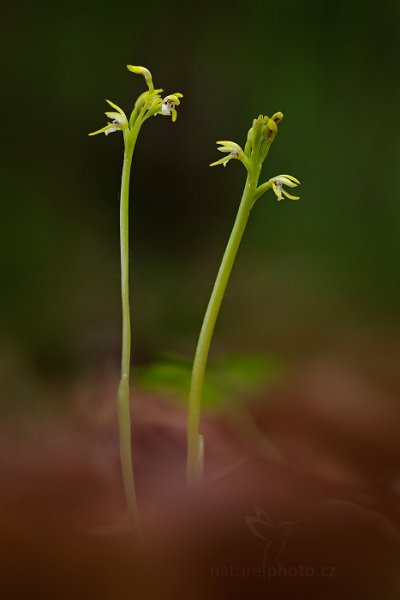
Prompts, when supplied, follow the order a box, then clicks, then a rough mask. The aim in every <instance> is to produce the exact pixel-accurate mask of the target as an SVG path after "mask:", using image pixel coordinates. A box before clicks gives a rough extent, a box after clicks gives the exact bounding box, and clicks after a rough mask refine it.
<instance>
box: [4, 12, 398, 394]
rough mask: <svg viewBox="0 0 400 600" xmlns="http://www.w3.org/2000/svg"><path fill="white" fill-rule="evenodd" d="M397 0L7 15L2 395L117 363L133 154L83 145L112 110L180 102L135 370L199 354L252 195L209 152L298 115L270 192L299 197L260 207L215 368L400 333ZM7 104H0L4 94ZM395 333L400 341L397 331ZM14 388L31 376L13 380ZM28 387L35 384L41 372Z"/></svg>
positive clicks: (138, 222)
mask: <svg viewBox="0 0 400 600" xmlns="http://www.w3.org/2000/svg"><path fill="white" fill-rule="evenodd" d="M399 24H400V3H399V2H398V0H392V1H390V0H383V1H382V2H380V3H379V4H378V5H377V4H376V2H372V1H368V0H367V1H365V2H358V1H355V0H346V1H344V0H336V1H335V2H332V1H326V0H325V1H311V0H299V1H295V0H286V1H285V0H283V1H281V2H279V3H276V2H270V1H264V2H249V3H244V2H238V1H233V0H232V1H226V0H221V1H220V2H218V3H214V4H210V5H209V6H207V4H204V3H201V4H195V3H187V2H185V3H184V2H179V1H177V2H174V3H170V2H159V1H156V2H149V3H137V2H129V3H128V2H116V3H113V4H110V3H109V2H103V1H99V0H98V1H97V2H91V1H88V2H79V3H78V2H74V1H72V2H69V3H57V2H56V3H50V2H47V3H46V2H43V3H41V4H39V5H38V4H33V3H29V4H28V3H26V4H24V3H22V4H21V3H18V4H17V3H14V4H10V5H9V6H8V7H7V9H5V13H4V14H3V19H2V26H1V28H2V35H1V45H2V56H3V97H4V96H5V99H6V101H7V106H6V107H5V109H3V111H4V112H3V118H2V137H3V142H4V152H3V157H2V162H1V185H2V203H1V206H2V211H1V218H0V250H1V257H2V261H1V262H2V268H1V295H0V334H1V343H0V360H1V361H2V365H3V366H2V368H1V369H0V377H2V376H3V377H4V378H5V380H6V381H8V384H7V386H6V387H4V385H3V390H4V389H5V390H6V395H7V400H8V401H11V400H12V398H13V396H14V395H15V393H16V389H17V387H18V386H19V385H20V381H21V378H20V376H19V375H17V374H18V373H19V372H22V371H25V372H26V373H29V372H30V373H31V374H35V376H37V374H38V373H39V374H40V375H41V376H42V375H46V374H50V375H54V374H57V373H62V374H67V375H68V376H70V375H72V374H74V373H75V372H76V370H80V369H85V368H86V366H87V365H91V364H93V363H96V361H97V362H98V361H102V360H103V359H104V358H106V359H107V360H108V359H109V358H111V360H114V361H115V365H116V366H117V364H118V352H119V339H120V289H119V284H120V279H119V245H118V244H119V241H118V235H119V232H118V222H119V214H118V194H119V178H120V170H121V159H122V137H121V136H120V135H117V134H115V135H112V136H110V137H108V138H106V137H105V136H99V137H97V138H89V137H88V136H87V133H88V132H89V131H93V130H94V129H97V128H99V127H101V126H103V124H104V123H105V120H104V115H103V112H104V111H105V110H106V105H105V102H104V99H105V98H110V99H111V100H113V101H114V102H116V103H117V104H119V105H120V106H122V107H124V108H125V109H126V110H127V111H128V110H129V109H130V107H131V106H132V103H133V101H134V99H135V98H136V96H137V95H138V94H139V93H141V92H142V91H143V90H144V89H145V88H144V81H143V80H142V78H141V77H137V76H134V75H132V74H130V73H129V72H128V71H127V70H126V67H125V65H126V64H127V63H131V64H142V65H145V66H147V67H148V68H150V69H151V71H152V73H153V77H154V81H155V84H156V86H160V87H163V88H164V89H165V91H166V93H170V92H174V91H182V92H183V93H184V95H185V98H184V100H183V102H182V105H181V107H180V110H179V118H178V121H177V123H176V124H172V123H171V121H170V119H162V118H157V119H154V120H151V121H150V122H149V123H148V124H146V127H145V128H144V129H143V130H142V134H141V137H140V139H139V143H138V145H137V150H136V153H135V157H134V166H133V176H132V195H131V236H132V237H131V240H132V302H133V310H134V319H133V326H134V338H133V340H134V344H133V346H134V355H135V357H136V359H137V360H138V361H139V362H140V361H146V360H151V359H153V358H155V357H157V356H158V355H159V354H160V353H162V352H173V353H178V354H181V355H184V356H186V357H188V358H190V357H191V356H192V354H193V351H194V347H195V343H196V340H197V335H198V332H199V327H200V323H201V319H202V316H203V313H204V310H205V306H206V303H207V300H208V297H209V293H210V290H211V286H212V283H213V281H214V278H215V274H216V270H217V268H218V265H219V261H220V258H221V255H222V252H223V249H224V247H225V244H226V241H227V238H228V235H229V232H230V229H231V226H232V224H233V219H234V215H235V212H236V209H237V206H238V202H239V199H240V195H241V190H242V186H243V182H244V171H243V169H242V168H241V165H239V164H238V163H236V162H234V163H231V164H229V166H228V168H226V169H223V168H216V169H210V168H209V167H208V164H209V163H210V162H212V161H213V160H216V159H217V158H219V156H218V153H217V152H216V146H215V140H217V139H232V140H235V141H237V142H239V143H244V140H245V136H246V132H247V130H248V128H249V127H250V124H251V121H252V119H253V117H255V116H257V115H258V114H259V113H264V114H272V113H273V112H275V111H277V110H282V111H283V112H284V114H285V119H284V121H283V122H282V124H281V126H280V130H279V135H278V137H277V139H276V141H275V143H274V145H273V148H272V150H271V153H270V155H269V159H268V162H267V164H266V166H265V171H264V177H265V178H269V177H271V176H273V175H277V174H279V173H290V174H292V175H295V176H296V177H298V178H299V179H300V180H301V183H302V185H301V188H299V193H300V194H301V201H300V202H297V203H293V202H290V201H285V202H281V203H278V202H276V201H275V198H274V196H273V194H269V195H266V196H264V197H263V198H262V199H261V200H260V201H259V202H258V203H257V205H256V207H255V209H254V211H253V213H252V216H251V220H250V222H249V225H248V228H247V231H246V235H245V239H244V241H243V244H242V247H241V250H240V253H239V257H238V261H237V264H236V267H235V270H234V273H233V277H232V280H231V283H230V286H229V289H228V293H227V296H226V299H225V302H224V304H223V310H222V313H221V318H220V320H219V322H218V327H217V331H216V336H215V340H214V345H213V352H214V355H218V354H224V353H227V352H233V353H234V352H240V353H246V352H267V353H272V354H274V355H275V354H276V355H295V356H296V355H299V354H304V353H307V352H316V351H318V349H319V348H322V347H329V346H330V345H332V344H335V343H336V342H337V341H338V340H340V339H346V338H347V337H349V336H350V337H351V336H358V335H365V334H366V335H367V336H368V335H370V334H371V335H372V332H376V331H380V332H381V331H383V332H393V331H396V328H398V325H399V319H398V306H399V302H400V286H399V270H398V264H399V254H400V209H399V190H400V180H399V171H398V165H399V159H400V142H399V125H398V122H399V120H398V107H399V105H400V102H399V101H400V85H399V70H398V68H399V60H398V46H399V32H400V31H399V30H400V26H399ZM4 92H5V94H4ZM391 335H392V333H391ZM20 370H21V371H20ZM32 376H33V375H32Z"/></svg>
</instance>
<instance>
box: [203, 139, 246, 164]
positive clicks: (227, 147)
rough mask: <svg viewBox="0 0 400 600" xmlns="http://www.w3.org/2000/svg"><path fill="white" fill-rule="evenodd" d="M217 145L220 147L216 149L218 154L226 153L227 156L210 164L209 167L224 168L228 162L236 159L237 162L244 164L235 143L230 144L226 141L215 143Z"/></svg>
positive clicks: (239, 149) (243, 158)
mask: <svg viewBox="0 0 400 600" xmlns="http://www.w3.org/2000/svg"><path fill="white" fill-rule="evenodd" d="M217 144H219V145H220V147H219V148H217V150H219V151H220V152H227V153H228V156H224V157H223V158H220V159H219V160H216V161H215V162H213V163H211V164H210V167H216V166H217V165H224V167H226V165H227V164H228V162H229V161H230V160H232V158H237V159H238V160H241V161H242V162H243V163H245V161H246V157H245V155H244V152H243V150H242V148H241V147H240V146H239V144H236V142H230V141H226V140H222V141H219V142H217Z"/></svg>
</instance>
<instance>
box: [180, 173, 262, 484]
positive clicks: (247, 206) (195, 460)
mask: <svg viewBox="0 0 400 600" xmlns="http://www.w3.org/2000/svg"><path fill="white" fill-rule="evenodd" d="M260 170H261V165H259V166H258V167H257V168H256V169H254V170H253V171H252V172H249V174H248V176H247V179H246V184H245V188H244V190H243V195H242V199H241V201H240V206H239V210H238V213H237V215H236V220H235V224H234V226H233V229H232V232H231V235H230V237H229V241H228V244H227V246H226V249H225V253H224V256H223V258H222V262H221V266H220V268H219V271H218V275H217V278H216V280H215V284H214V288H213V291H212V294H211V297H210V300H209V303H208V306H207V310H206V314H205V316H204V320H203V324H202V327H201V331H200V336H199V340H198V342H197V348H196V353H195V357H194V362H193V370H192V379H191V384H190V391H189V405H188V425H187V463H186V477H187V481H188V483H189V485H192V486H195V485H198V484H199V483H201V480H202V472H203V464H202V463H203V440H202V437H201V435H200V414H201V401H202V391H203V384H204V375H205V370H206V366H207V359H208V353H209V350H210V344H211V339H212V335H213V332H214V327H215V323H216V321H217V317H218V313H219V309H220V307H221V303H222V299H223V297H224V294H225V290H226V286H227V284H228V281H229V277H230V274H231V271H232V268H233V265H234V262H235V258H236V254H237V251H238V249H239V246H240V242H241V240H242V237H243V233H244V230H245V228H246V225H247V221H248V218H249V214H250V210H251V207H252V206H253V200H254V194H255V191H256V189H257V183H258V178H259V176H260Z"/></svg>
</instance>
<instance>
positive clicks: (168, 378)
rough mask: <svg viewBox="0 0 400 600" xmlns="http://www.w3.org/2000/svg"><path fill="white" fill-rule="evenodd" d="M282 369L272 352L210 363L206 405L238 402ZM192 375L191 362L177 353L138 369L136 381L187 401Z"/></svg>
mask: <svg viewBox="0 0 400 600" xmlns="http://www.w3.org/2000/svg"><path fill="white" fill-rule="evenodd" d="M282 371H283V363H282V361H281V360H280V359H279V358H277V357H275V356H270V355H263V354H254V355H253V354H252V355H242V354H234V355H229V356H224V357H222V358H219V359H216V360H215V361H213V362H211V363H210V365H209V367H208V369H207V373H206V376H205V382H204V389H203V406H204V407H205V408H218V407H220V406H222V405H224V404H226V403H231V402H234V401H239V400H241V399H243V398H246V397H248V396H250V395H252V394H255V393H257V392H258V391H260V390H261V389H264V388H265V387H266V386H268V385H270V384H271V383H272V382H274V381H275V380H276V379H277V378H279V377H280V376H281V374H282ZM190 378H191V362H190V361H188V360H185V359H184V358H180V357H177V356H171V355H168V356H165V357H164V358H163V359H161V360H158V361H156V362H153V363H151V364H149V365H146V366H142V367H139V368H138V369H137V383H138V385H139V387H140V388H141V389H143V390H145V391H148V392H156V393H158V392H160V393H165V392H168V393H170V394H173V395H174V396H176V397H177V398H178V399H179V400H181V401H183V402H186V399H187V396H188V392H189V386H190Z"/></svg>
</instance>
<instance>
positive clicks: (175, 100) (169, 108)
mask: <svg viewBox="0 0 400 600" xmlns="http://www.w3.org/2000/svg"><path fill="white" fill-rule="evenodd" d="M180 98H183V94H181V93H180V92H176V93H175V94H170V95H169V96H165V98H164V99H163V101H162V105H161V111H160V112H161V114H162V115H164V116H169V115H172V122H173V123H175V121H176V119H177V117H178V113H177V112H176V109H175V106H179V105H180Z"/></svg>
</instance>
